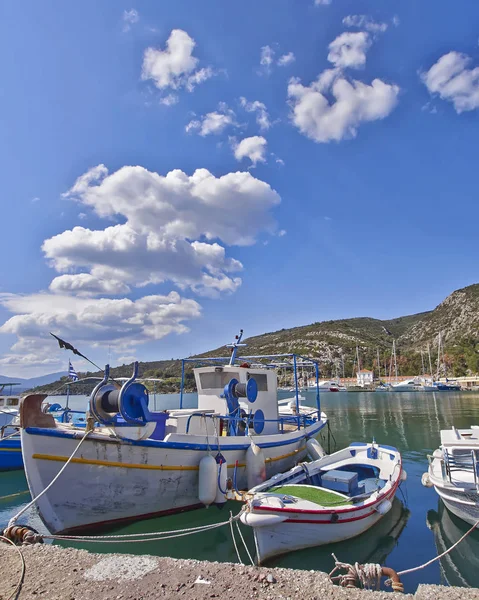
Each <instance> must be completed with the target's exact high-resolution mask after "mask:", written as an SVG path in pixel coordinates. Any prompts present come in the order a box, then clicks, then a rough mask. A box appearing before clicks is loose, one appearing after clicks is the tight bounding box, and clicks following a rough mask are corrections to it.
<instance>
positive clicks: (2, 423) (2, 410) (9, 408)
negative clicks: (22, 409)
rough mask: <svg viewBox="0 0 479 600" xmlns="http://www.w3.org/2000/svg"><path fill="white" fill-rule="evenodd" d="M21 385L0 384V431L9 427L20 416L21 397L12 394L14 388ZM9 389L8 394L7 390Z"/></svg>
mask: <svg viewBox="0 0 479 600" xmlns="http://www.w3.org/2000/svg"><path fill="white" fill-rule="evenodd" d="M15 385H20V384H19V383H0V429H1V428H4V427H7V426H8V425H10V423H11V422H12V421H13V419H14V418H15V417H16V416H17V415H18V408H19V406H20V396H19V395H16V394H12V391H13V386H15ZM7 387H8V388H9V390H8V391H9V393H8V394H7V393H6V391H5V389H6V388H7Z"/></svg>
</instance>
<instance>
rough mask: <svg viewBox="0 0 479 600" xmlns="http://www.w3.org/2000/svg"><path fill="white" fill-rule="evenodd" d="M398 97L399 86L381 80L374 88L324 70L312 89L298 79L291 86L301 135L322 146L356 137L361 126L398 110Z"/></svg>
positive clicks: (376, 80)
mask: <svg viewBox="0 0 479 600" xmlns="http://www.w3.org/2000/svg"><path fill="white" fill-rule="evenodd" d="M398 94H399V87H398V86H397V85H394V84H387V83H384V82H383V81H381V80H380V79H374V80H373V81H372V83H371V85H368V84H366V83H363V82H361V81H357V80H354V79H353V80H351V81H350V80H348V79H346V78H345V76H344V75H343V74H342V73H341V72H340V71H339V70H338V69H329V70H326V71H324V72H323V73H322V74H321V75H320V76H319V77H318V79H317V80H316V81H314V82H313V83H312V84H311V85H310V86H304V85H302V84H301V83H300V81H299V80H298V79H291V80H290V82H289V85H288V96H289V99H290V105H291V107H292V109H293V114H292V120H293V123H294V124H295V125H296V127H297V128H298V129H299V130H300V131H301V133H303V134H304V135H306V136H307V137H309V138H311V139H312V140H314V141H315V142H323V143H324V142H330V141H332V140H335V141H340V140H342V139H343V138H347V137H350V138H352V137H355V136H356V134H357V130H358V127H359V126H360V125H361V123H364V122H367V121H376V120H378V119H384V118H385V117H387V116H388V115H389V114H390V113H391V112H392V110H393V109H394V108H395V106H396V104H397V99H398ZM331 97H332V98H334V101H333V102H330V100H329V98H331Z"/></svg>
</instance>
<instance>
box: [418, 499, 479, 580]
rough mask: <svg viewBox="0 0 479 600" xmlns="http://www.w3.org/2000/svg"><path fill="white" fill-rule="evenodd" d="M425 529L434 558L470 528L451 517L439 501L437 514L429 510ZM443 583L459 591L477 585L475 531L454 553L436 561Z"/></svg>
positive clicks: (478, 542)
mask: <svg viewBox="0 0 479 600" xmlns="http://www.w3.org/2000/svg"><path fill="white" fill-rule="evenodd" d="M427 526H428V527H429V529H431V531H432V532H433V533H434V541H435V543H436V549H437V553H438V554H442V553H443V552H445V551H446V550H447V549H448V548H450V547H451V546H452V545H453V544H455V543H456V542H457V540H459V538H461V537H462V536H463V535H464V534H465V533H466V532H467V531H468V530H469V529H470V528H471V526H470V525H469V524H468V523H466V522H465V521H463V520H462V519H459V518H458V517H456V516H455V515H453V514H452V513H451V512H450V511H449V510H447V508H446V507H445V506H444V503H443V502H442V500H439V505H438V509H437V512H436V511H435V510H429V511H428V513H427ZM439 563H440V568H441V576H442V577H443V578H444V582H445V583H447V584H449V585H453V586H461V587H477V586H478V585H479V530H477V529H476V530H475V531H473V532H472V533H470V534H469V535H468V536H467V538H465V539H464V540H463V541H462V542H461V543H460V544H459V545H458V546H456V548H454V550H452V551H451V552H450V553H449V554H446V556H444V557H443V558H441V560H440V561H439Z"/></svg>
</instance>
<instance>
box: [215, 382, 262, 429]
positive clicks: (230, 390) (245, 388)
mask: <svg viewBox="0 0 479 600" xmlns="http://www.w3.org/2000/svg"><path fill="white" fill-rule="evenodd" d="M224 397H225V399H226V404H227V406H228V416H229V417H230V421H229V435H238V425H239V423H240V422H242V418H243V416H245V415H242V414H241V409H240V405H239V402H238V398H247V399H248V401H249V402H251V403H253V402H254V401H255V400H256V398H257V397H258V384H257V383H256V380H255V379H253V378H252V377H251V378H250V379H248V381H247V383H239V381H238V380H237V379H231V380H230V381H229V383H227V384H226V385H225V388H224ZM257 412H259V413H261V414H263V411H257ZM263 420H264V417H263ZM254 428H255V430H256V423H255V427H254ZM256 433H261V432H260V431H259V432H258V431H256Z"/></svg>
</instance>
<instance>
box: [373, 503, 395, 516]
mask: <svg viewBox="0 0 479 600" xmlns="http://www.w3.org/2000/svg"><path fill="white" fill-rule="evenodd" d="M391 508H392V503H391V502H390V501H389V500H387V499H386V500H383V501H382V502H380V503H379V504H378V505H377V506H376V507H375V510H376V512H378V513H379V514H380V515H385V514H387V513H388V512H389V511H390V510H391Z"/></svg>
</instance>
